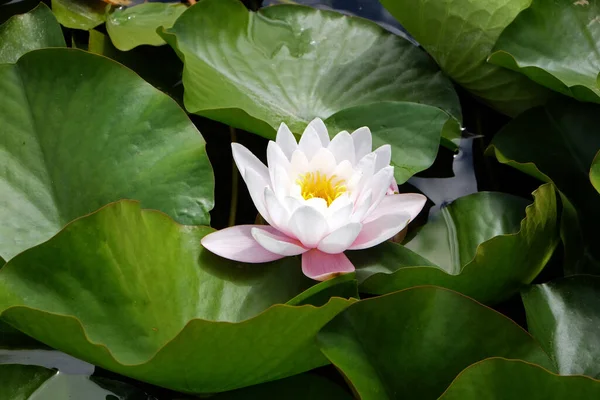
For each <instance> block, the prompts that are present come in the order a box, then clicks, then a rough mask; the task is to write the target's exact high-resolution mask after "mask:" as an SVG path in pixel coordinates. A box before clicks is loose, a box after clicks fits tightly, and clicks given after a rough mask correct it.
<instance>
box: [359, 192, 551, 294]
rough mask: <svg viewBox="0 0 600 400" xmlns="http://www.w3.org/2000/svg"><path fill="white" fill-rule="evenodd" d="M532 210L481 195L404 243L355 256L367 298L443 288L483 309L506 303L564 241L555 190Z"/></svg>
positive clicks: (506, 198)
mask: <svg viewBox="0 0 600 400" xmlns="http://www.w3.org/2000/svg"><path fill="white" fill-rule="evenodd" d="M533 196H534V202H533V204H531V205H529V206H527V204H528V203H529V202H528V201H526V200H524V199H521V198H518V197H514V196H511V195H508V194H504V193H490V192H480V193H476V194H472V195H469V196H466V197H462V198H460V199H458V200H456V201H454V202H453V203H451V204H450V205H448V206H443V207H442V208H441V209H440V210H439V211H438V212H436V213H434V214H433V215H431V216H430V218H429V222H428V223H427V224H426V225H425V226H424V227H423V228H422V229H421V230H420V231H419V232H418V233H417V234H416V235H415V236H414V237H413V238H412V239H411V240H410V241H409V242H408V243H407V244H406V247H404V246H402V245H399V244H395V243H385V244H382V245H380V246H377V247H375V248H373V249H369V250H365V251H361V252H351V253H349V256H350V258H351V260H352V262H353V263H354V265H355V266H356V268H357V273H356V274H357V278H358V280H359V282H361V285H360V290H361V291H362V292H367V293H373V294H384V293H390V292H393V291H396V290H400V289H405V288H409V287H412V286H418V285H438V286H443V287H446V288H449V289H453V290H456V291H459V292H461V293H463V294H465V295H468V296H471V297H473V298H474V299H477V300H478V301H481V302H484V303H496V302H499V301H502V300H504V299H506V298H508V297H510V296H511V295H513V294H514V293H516V292H517V291H518V290H519V289H520V288H521V287H523V286H524V285H527V284H529V283H531V281H532V280H533V279H534V278H535V277H536V276H537V275H538V274H539V273H540V271H541V270H542V269H543V268H544V266H545V265H546V262H547V261H548V260H549V259H550V257H551V255H552V253H553V251H554V248H555V247H556V245H557V242H558V232H557V230H558V228H557V211H556V207H557V206H556V195H555V191H554V188H553V187H552V185H550V184H545V185H542V186H541V187H540V188H539V189H537V190H536V191H535V192H534V193H533Z"/></svg>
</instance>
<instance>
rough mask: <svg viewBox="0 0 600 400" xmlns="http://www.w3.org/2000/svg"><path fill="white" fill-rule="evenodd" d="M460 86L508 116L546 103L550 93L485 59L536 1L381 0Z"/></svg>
mask: <svg viewBox="0 0 600 400" xmlns="http://www.w3.org/2000/svg"><path fill="white" fill-rule="evenodd" d="M380 1H381V3H382V4H383V5H384V6H385V7H386V8H387V9H388V10H389V11H390V12H391V13H392V15H393V16H394V17H395V18H396V19H397V20H398V21H400V23H401V24H402V26H403V27H404V28H406V30H407V31H408V32H409V33H410V34H411V35H412V36H413V37H414V38H415V39H416V40H417V41H418V42H419V43H420V44H421V45H422V46H423V47H424V48H425V49H426V50H427V52H428V53H429V54H431V56H432V57H433V58H435V60H436V61H437V63H438V64H439V65H440V67H441V68H442V70H443V71H444V72H445V73H446V74H448V76H450V77H451V78H452V79H453V80H455V81H456V82H457V83H459V84H460V85H461V86H463V87H465V88H466V89H468V90H469V91H470V92H471V93H473V94H475V95H476V96H479V97H480V98H482V99H483V100H485V101H486V102H487V103H489V104H490V105H492V106H493V107H495V108H496V109H498V110H499V111H501V112H503V113H506V114H508V115H517V114H519V113H520V112H522V111H524V110H526V109H528V108H531V107H533V106H536V105H539V104H543V103H545V101H546V99H547V97H548V96H549V91H548V90H546V89H544V88H543V87H541V86H539V85H537V84H535V83H534V82H532V81H530V80H529V79H527V78H526V77H524V76H522V75H519V74H518V73H516V72H513V71H510V70H507V69H504V68H500V67H498V66H495V65H491V64H488V63H487V62H486V60H487V58H488V56H489V55H490V53H491V50H492V48H493V46H494V44H495V43H496V40H497V39H498V37H499V36H500V34H501V33H502V31H503V29H504V28H506V27H507V26H508V25H509V24H510V23H511V22H512V21H513V20H514V19H515V17H516V16H517V15H518V14H519V12H521V11H522V10H524V9H525V8H527V7H528V6H529V5H530V3H531V0H458V1H457V0H414V1H396V0H380Z"/></svg>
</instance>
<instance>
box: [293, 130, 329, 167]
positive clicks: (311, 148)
mask: <svg viewBox="0 0 600 400" xmlns="http://www.w3.org/2000/svg"><path fill="white" fill-rule="evenodd" d="M322 147H323V145H322V144H321V139H319V134H318V133H317V131H315V130H314V129H313V127H312V126H307V127H306V129H305V130H304V133H303V134H302V137H301V138H300V143H298V148H299V149H300V150H302V152H304V154H305V155H306V158H307V159H308V161H310V160H311V159H312V158H313V156H314V155H315V154H316V153H317V151H318V150H319V149H320V148H322Z"/></svg>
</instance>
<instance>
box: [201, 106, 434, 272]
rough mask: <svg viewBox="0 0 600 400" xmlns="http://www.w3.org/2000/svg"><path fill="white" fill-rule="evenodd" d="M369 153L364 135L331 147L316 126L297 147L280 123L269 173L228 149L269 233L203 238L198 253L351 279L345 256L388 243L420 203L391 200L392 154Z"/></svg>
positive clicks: (413, 197)
mask: <svg viewBox="0 0 600 400" xmlns="http://www.w3.org/2000/svg"><path fill="white" fill-rule="evenodd" d="M371 148H372V138H371V131H370V130H369V128H367V127H363V128H359V129H357V130H356V131H354V132H353V133H352V134H349V133H348V132H346V131H342V132H340V133H338V134H337V135H336V136H335V137H334V138H333V139H332V140H331V141H330V139H329V135H328V133H327V128H326V127H325V124H324V123H323V121H321V119H319V118H317V119H315V120H313V121H312V122H311V123H310V124H309V125H308V127H307V128H306V130H305V131H304V134H303V135H302V137H301V139H300V143H297V142H296V139H295V138H294V135H293V134H292V132H291V131H290V130H289V129H288V127H287V126H286V125H285V124H283V123H282V124H281V126H280V128H279V130H278V132H277V138H276V141H275V142H273V141H270V142H269V145H268V148H267V161H268V165H269V166H268V168H267V167H266V166H265V165H264V164H263V163H262V162H260V161H259V160H258V158H256V157H255V156H254V155H253V154H252V153H251V152H250V151H249V150H248V149H246V148H245V147H244V146H242V145H240V144H237V143H233V144H232V149H233V157H234V160H235V162H236V164H237V166H238V169H239V170H240V173H241V175H242V177H243V178H244V181H245V182H246V185H247V186H248V190H249V192H250V196H251V197H252V201H253V202H254V204H255V205H256V208H257V209H258V212H259V213H260V215H262V217H263V218H264V220H265V221H267V222H268V223H269V225H270V226H266V225H240V226H233V227H230V228H227V229H223V230H221V231H218V232H214V233H212V234H210V235H207V236H205V237H204V238H203V239H202V245H203V246H204V247H205V248H207V249H208V250H210V251H212V252H213V253H215V254H218V255H220V256H222V257H225V258H228V259H231V260H236V261H242V262H248V263H260V262H267V261H273V260H277V259H280V258H283V257H286V256H295V255H298V254H302V271H303V272H304V274H305V275H306V276H308V277H309V278H312V279H316V280H326V279H329V278H331V277H334V276H336V275H339V274H344V273H348V272H352V271H354V266H353V265H352V263H351V262H350V260H349V259H348V257H346V255H344V251H346V250H360V249H366V248H368V247H372V246H375V245H377V244H380V243H381V242H383V241H385V240H387V239H389V238H391V237H393V236H394V235H396V234H397V233H398V232H400V231H401V230H402V229H404V228H405V227H406V226H407V225H408V223H409V222H410V221H411V220H412V219H414V218H415V217H416V216H417V215H418V214H419V212H420V211H421V209H422V208H423V206H424V205H425V201H426V198H425V196H423V195H420V194H414V193H407V194H397V188H398V186H397V185H396V181H395V180H394V167H392V166H390V160H391V147H390V146H389V145H383V146H381V147H379V148H378V149H377V150H375V151H371Z"/></svg>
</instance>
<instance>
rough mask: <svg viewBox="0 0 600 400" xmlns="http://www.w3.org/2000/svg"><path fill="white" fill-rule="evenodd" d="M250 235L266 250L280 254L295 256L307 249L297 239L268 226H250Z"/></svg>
mask: <svg viewBox="0 0 600 400" xmlns="http://www.w3.org/2000/svg"><path fill="white" fill-rule="evenodd" d="M252 237H253V238H254V239H255V240H256V241H257V242H258V243H259V244H260V245H261V246H262V247H264V248H265V249H267V250H268V251H270V252H272V253H275V254H280V255H282V256H296V255H298V254H302V253H305V252H307V251H308V249H305V248H304V247H302V244H301V243H300V242H299V241H297V240H294V239H292V238H290V237H287V236H286V235H284V234H282V233H281V232H279V231H278V230H277V229H274V228H272V227H270V226H268V227H267V226H265V227H260V228H258V227H255V228H252Z"/></svg>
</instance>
